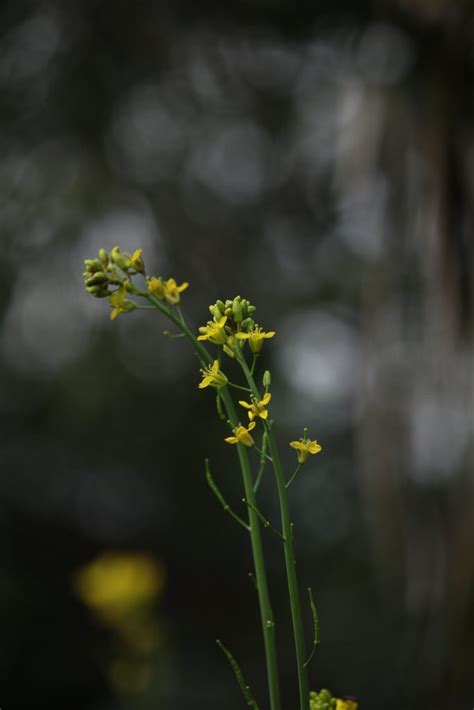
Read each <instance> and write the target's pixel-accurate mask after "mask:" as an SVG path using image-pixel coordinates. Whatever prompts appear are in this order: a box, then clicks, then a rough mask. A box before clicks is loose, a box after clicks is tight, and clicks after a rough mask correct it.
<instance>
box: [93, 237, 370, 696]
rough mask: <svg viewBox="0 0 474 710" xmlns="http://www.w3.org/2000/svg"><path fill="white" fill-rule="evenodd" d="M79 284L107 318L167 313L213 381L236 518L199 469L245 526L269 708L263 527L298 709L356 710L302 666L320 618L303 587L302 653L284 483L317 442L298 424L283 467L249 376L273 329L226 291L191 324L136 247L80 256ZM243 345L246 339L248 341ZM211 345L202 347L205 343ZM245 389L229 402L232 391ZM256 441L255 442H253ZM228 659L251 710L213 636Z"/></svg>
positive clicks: (270, 625) (177, 291) (265, 393)
mask: <svg viewBox="0 0 474 710" xmlns="http://www.w3.org/2000/svg"><path fill="white" fill-rule="evenodd" d="M84 263H85V271H84V274H83V276H84V283H85V288H86V291H87V292H88V293H90V294H91V295H92V296H95V297H97V298H108V301H109V304H110V306H111V309H112V310H111V312H110V317H111V319H112V320H114V319H115V318H117V317H118V316H119V315H122V314H127V313H131V312H132V311H134V310H136V309H150V310H157V311H159V312H160V313H161V314H162V315H163V316H165V317H166V318H168V319H169V320H170V321H171V322H172V323H173V324H174V325H175V326H176V327H177V328H178V329H179V331H180V335H182V336H185V337H186V338H187V339H188V340H189V341H190V342H191V344H192V346H193V348H194V350H195V352H196V354H197V357H198V359H199V362H200V365H201V381H200V382H199V383H198V387H199V388H200V389H203V390H204V389H206V390H207V389H212V390H215V393H216V408H217V412H218V415H219V416H220V418H221V419H223V420H224V421H225V425H226V426H227V427H228V428H229V432H228V434H229V435H228V436H226V437H224V440H225V442H227V443H228V444H230V445H232V446H235V449H236V450H237V455H238V460H239V464H240V468H241V473H242V484H243V492H244V496H243V499H242V502H243V503H244V505H245V508H244V510H245V516H244V515H239V514H238V513H237V512H235V510H233V509H232V508H231V506H230V505H229V504H228V503H227V501H226V499H225V497H224V495H223V494H222V492H221V490H220V489H219V487H218V486H217V484H216V482H215V480H214V478H213V476H212V474H211V468H210V463H209V460H206V461H205V474H206V479H207V482H208V484H209V487H210V489H211V491H212V492H213V493H214V495H215V496H216V499H217V500H218V501H219V503H220V504H221V506H222V508H223V509H224V511H225V512H226V513H227V514H228V515H230V516H231V517H232V519H233V520H234V521H235V522H236V523H238V524H239V525H240V526H241V527H242V528H244V529H245V530H246V532H247V533H248V535H249V538H250V545H251V549H252V556H253V563H254V570H255V575H254V580H255V585H256V589H257V594H258V601H259V607H260V619H261V627H262V635H263V645H264V652H265V661H266V672H267V681H268V693H269V708H270V710H282V704H281V692H280V679H279V670H278V663H277V652H276V643H275V620H274V617H273V612H272V606H271V603H270V596H269V585H268V580H267V571H266V566H265V558H264V551H263V545H262V528H263V530H265V531H266V530H268V531H269V532H271V533H272V534H275V535H276V536H277V537H278V539H279V541H280V542H281V545H282V547H283V553H284V561H285V572H286V580H287V586H288V597H289V606H290V614H291V621H292V629H293V637H294V647H295V660H296V676H297V681H298V691H299V710H356V709H357V704H356V703H355V702H354V701H353V700H347V699H346V700H343V699H341V698H334V697H333V696H332V695H331V693H330V692H329V691H327V690H322V691H320V693H316V692H311V693H310V690H309V685H308V673H307V668H308V665H309V663H310V662H311V660H312V659H313V657H314V654H315V652H316V648H317V646H318V644H319V617H318V613H317V610H316V605H315V602H314V598H313V593H312V591H311V589H310V588H308V590H307V591H308V602H309V608H310V610H311V614H312V619H313V640H312V644H311V647H310V652H309V653H307V651H306V643H305V638H304V630H303V618H302V608H301V602H300V592H299V584H298V578H297V574H296V561H295V554H294V546H293V537H294V525H293V522H292V520H291V516H290V508H289V500H288V488H289V487H290V486H291V485H292V484H293V483H294V481H295V480H296V478H297V476H298V474H299V472H300V469H301V468H302V466H304V465H305V464H306V463H307V461H308V459H309V457H310V456H311V455H315V454H318V453H319V452H320V451H321V446H320V444H319V443H318V442H317V441H316V440H312V439H310V438H308V429H307V428H305V429H304V430H303V436H302V437H301V438H300V439H299V440H295V441H291V442H289V446H291V447H292V448H293V449H295V451H296V454H297V461H296V468H295V470H294V471H293V472H292V473H291V474H290V475H285V473H284V470H283V466H282V463H281V459H280V453H279V449H278V445H277V439H276V435H275V424H274V421H273V419H272V417H271V411H270V404H271V401H272V394H271V392H270V387H271V374H270V372H269V371H268V370H266V371H265V372H264V373H263V376H262V379H261V383H262V386H261V387H260V386H259V385H258V384H257V383H258V378H257V364H258V358H259V355H260V353H261V351H262V348H263V346H264V344H265V342H266V341H267V340H271V339H272V338H273V337H274V336H275V335H276V333H275V331H273V330H269V331H265V330H263V328H262V327H261V326H260V325H258V324H257V323H256V321H255V313H256V307H255V306H254V305H253V304H252V303H251V302H250V301H249V300H248V299H246V298H242V297H241V296H235V297H234V298H230V299H227V300H225V301H224V300H220V299H218V300H217V301H216V302H215V303H213V304H212V305H210V306H209V312H210V315H211V319H210V320H208V321H207V322H206V323H205V324H204V325H202V326H200V327H199V328H198V330H197V333H195V332H193V330H191V329H190V328H189V327H188V325H187V324H186V321H185V319H184V316H183V313H182V311H181V306H180V303H181V294H182V293H183V292H184V291H185V290H186V289H187V288H188V287H189V284H188V283H187V282H183V283H181V284H179V285H178V283H177V282H176V280H175V279H174V278H168V279H164V278H163V277H161V276H150V275H148V274H147V273H146V270H145V263H144V261H143V258H142V250H141V249H138V250H136V251H135V252H134V253H133V254H128V253H126V252H121V250H120V249H119V247H114V248H113V249H112V250H111V251H110V253H107V252H106V251H105V250H104V249H100V250H99V254H98V257H97V258H95V259H86V260H85V262H84ZM247 346H248V347H247ZM209 348H211V349H209ZM225 357H227V358H230V359H233V360H235V361H236V362H237V363H238V365H239V366H240V371H241V373H242V377H243V380H242V383H240V384H237V383H234V382H231V381H230V379H229V377H228V376H227V374H226V372H225V369H226V367H225ZM235 390H237V391H238V393H241V392H242V391H243V392H245V399H243V398H242V397H243V396H242V395H241V394H239V395H238V396H240V397H241V399H239V400H237V404H238V406H239V407H240V409H237V407H236V403H235V401H234V396H233V393H234V391H235ZM256 440H257V441H258V443H259V446H257V443H256ZM251 449H255V450H256V451H257V453H258V469H257V470H256V471H255V470H254V469H253V467H252V464H251V460H250V457H249V451H250V450H251ZM267 464H270V466H271V467H272V469H273V473H274V479H275V484H276V492H277V498H278V504H279V511H280V522H279V527H277V526H276V524H275V525H273V524H271V523H270V521H269V520H268V519H267V517H266V516H265V515H264V513H263V512H262V511H261V510H260V508H259V506H258V492H259V487H260V483H261V480H262V475H263V472H264V469H265V467H266V466H267ZM217 644H218V646H219V647H220V648H221V650H222V651H223V653H224V654H225V656H226V657H227V659H228V661H229V663H230V665H231V667H232V669H233V671H234V673H235V676H236V679H237V681H238V683H239V686H240V688H241V690H242V693H243V695H244V698H245V701H246V703H247V705H248V706H250V707H252V708H253V709H254V710H258V709H259V706H258V704H257V702H256V700H255V698H254V697H253V695H252V693H251V691H250V688H249V686H248V685H247V684H246V682H245V680H244V678H243V675H242V672H241V670H240V667H239V665H238V663H237V661H236V660H235V658H234V657H233V655H232V653H231V652H230V651H229V650H228V649H227V648H226V647H225V646H224V644H223V643H222V642H221V641H217Z"/></svg>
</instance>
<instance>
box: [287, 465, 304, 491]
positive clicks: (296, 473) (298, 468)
mask: <svg viewBox="0 0 474 710" xmlns="http://www.w3.org/2000/svg"><path fill="white" fill-rule="evenodd" d="M302 465H303V464H301V463H299V464H298V466H297V467H296V471H295V472H294V474H293V475H292V477H291V478H290V480H289V481H288V482H287V483H286V486H285V487H286V488H289V487H290V486H291V484H292V483H293V481H294V480H295V478H296V476H297V475H298V474H299V472H300V469H301V466H302Z"/></svg>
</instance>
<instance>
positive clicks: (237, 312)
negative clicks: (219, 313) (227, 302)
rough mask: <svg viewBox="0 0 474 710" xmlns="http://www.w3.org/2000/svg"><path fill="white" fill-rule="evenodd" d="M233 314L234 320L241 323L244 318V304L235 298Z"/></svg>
mask: <svg viewBox="0 0 474 710" xmlns="http://www.w3.org/2000/svg"><path fill="white" fill-rule="evenodd" d="M232 315H233V316H234V320H235V322H236V323H240V322H241V321H242V318H243V313H242V306H241V305H240V302H239V301H237V300H235V301H234V303H233V304H232Z"/></svg>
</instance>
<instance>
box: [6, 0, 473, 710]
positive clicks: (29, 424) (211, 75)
mask: <svg viewBox="0 0 474 710" xmlns="http://www.w3.org/2000/svg"><path fill="white" fill-rule="evenodd" d="M473 24H474V18H473V12H472V5H471V3H469V2H467V1H466V2H462V1H461V0H459V1H457V2H453V1H451V2H448V1H447V0H436V1H433V0H416V1H415V2H406V0H398V1H396V0H391V1H390V0H389V1H387V2H382V1H381V0H379V1H377V0H373V1H372V2H368V1H367V2H359V3H349V2H345V1H343V0H339V1H338V2H331V3H329V2H327V0H326V1H323V2H320V3H318V4H317V6H316V5H315V4H314V3H309V2H302V3H298V5H297V6H295V4H294V3H290V2H289V0H279V1H278V0H258V1H254V2H252V3H250V2H230V3H227V4H225V5H224V4H222V3H217V2H214V1H213V0H207V1H205V2H202V3H199V4H196V3H194V4H193V3H190V2H189V1H187V0H180V1H179V2H174V3H172V4H166V3H165V4H163V3H152V2H150V1H149V0H145V1H144V2H140V3H134V4H132V3H126V2H111V1H109V0H104V1H100V0H93V1H92V2H88V3H64V4H61V3H56V2H52V1H50V2H38V3H33V2H26V1H25V2H24V1H21V2H17V3H6V4H4V5H3V6H2V8H1V9H0V87H1V90H2V97H3V100H2V104H1V107H0V128H1V130H0V146H1V154H2V160H1V161H0V192H1V200H0V220H1V222H0V223H1V226H2V259H1V260H0V272H1V281H0V283H1V288H0V306H1V314H2V320H1V331H0V360H1V370H0V380H1V391H2V393H3V396H2V398H1V400H0V404H1V416H2V432H3V437H2V445H1V463H2V476H1V478H0V526H1V533H2V534H1V536H0V539H1V540H2V555H1V557H0V565H1V576H0V579H1V582H0V600H1V604H0V628H1V634H2V641H3V643H2V653H1V654H0V673H1V677H2V684H1V691H0V692H1V697H0V703H1V705H2V707H5V708H15V707H19V708H23V707H28V708H30V707H35V706H37V705H41V704H47V705H48V707H49V708H55V707H58V708H64V707H68V708H72V709H74V708H77V709H78V710H79V709H80V710H86V709H87V710H109V709H110V710H112V709H113V710H115V709H116V708H122V707H126V708H135V707H136V708H138V707H140V703H141V700H140V695H139V694H138V695H137V694H135V695H133V696H130V697H129V698H128V699H125V698H124V697H121V696H120V694H117V693H113V692H112V691H111V689H110V684H109V677H108V675H107V671H106V670H103V669H101V667H100V664H98V662H97V657H98V655H100V654H101V653H102V650H103V649H107V648H110V646H111V644H113V634H114V631H113V630H112V629H110V628H106V627H104V626H101V625H100V624H97V623H95V622H94V621H93V615H90V614H88V612H87V610H86V609H85V608H84V606H83V605H82V604H81V603H80V601H79V600H78V599H76V598H75V596H74V592H73V589H72V587H71V581H70V580H71V576H72V575H73V574H74V571H75V570H76V569H77V568H78V567H81V566H84V565H87V564H90V562H91V560H94V559H95V558H96V557H97V555H100V554H102V552H103V551H104V549H105V550H106V549H120V550H121V551H122V552H123V553H124V554H126V553H127V551H128V552H130V551H136V550H141V551H143V554H146V555H150V556H151V557H152V558H153V559H156V560H162V561H163V564H164V566H165V568H166V570H167V574H168V577H167V583H166V587H165V588H164V591H163V596H162V597H161V599H160V606H159V609H160V624H161V625H162V628H163V629H164V631H163V633H164V634H165V636H166V643H165V644H164V647H163V648H162V649H161V651H160V654H159V658H157V659H156V662H155V668H154V671H153V673H154V675H153V678H154V680H153V682H152V683H151V685H150V686H149V687H148V689H147V691H146V693H145V695H144V696H143V699H142V700H143V702H142V704H141V707H143V708H145V707H146V708H149V707H158V708H160V710H172V709H173V710H174V709H175V708H176V709H179V710H181V709H182V708H185V707H187V706H191V704H192V705H193V706H194V707H199V708H201V707H203V708H204V707H206V708H208V709H209V710H213V709H214V708H215V709H216V710H217V708H221V707H222V706H223V704H224V703H225V705H226V707H227V708H228V710H233V709H234V708H238V707H241V699H240V697H239V694H238V692H237V691H236V690H235V688H234V679H233V678H232V677H231V674H230V673H229V670H228V668H227V666H226V664H225V662H224V661H223V659H222V658H221V656H220V655H219V653H218V650H217V649H216V648H215V638H216V636H219V637H220V638H222V639H223V640H225V641H227V640H229V644H230V642H232V648H233V650H234V651H235V653H236V656H237V657H238V658H239V659H240V660H241V661H242V666H243V670H244V673H245V677H246V678H248V679H249V682H251V685H252V688H253V689H254V691H255V695H256V697H257V698H263V697H264V693H265V683H264V679H263V675H262V673H261V670H262V666H261V642H260V638H259V630H258V621H257V607H256V600H255V595H254V590H253V589H252V584H251V582H250V581H247V574H248V572H250V571H251V568H250V560H249V557H248V551H247V549H246V540H245V539H244V536H243V535H242V534H241V531H240V530H236V529H235V528H234V525H233V523H232V521H230V520H228V519H227V517H226V516H225V515H223V514H222V511H221V510H220V509H219V508H218V506H217V505H216V501H215V500H214V497H213V496H212V495H211V494H210V492H209V491H208V489H207V486H206V483H205V477H204V470H203V468H204V467H203V463H202V462H203V460H204V458H205V456H207V455H209V453H210V452H211V451H212V455H213V458H212V470H213V474H214V475H215V478H216V480H218V483H219V487H220V488H222V489H223V490H224V491H225V495H226V498H228V499H229V500H234V501H239V500H240V499H241V491H240V488H239V476H238V475H237V468H236V466H235V465H234V462H233V460H232V459H231V458H230V455H231V453H230V452H229V451H226V450H225V447H226V444H225V443H224V442H223V430H222V428H221V427H220V426H219V424H218V423H214V416H213V411H214V410H213V407H214V403H213V401H212V397H207V396H205V394H204V393H202V392H199V390H198V387H197V385H198V382H199V380H200V377H199V373H198V368H197V362H196V360H195V358H194V357H193V355H192V353H191V352H190V351H189V349H188V348H187V347H186V345H185V343H183V342H182V341H179V340H171V339H169V338H163V336H162V330H163V328H164V327H166V326H165V324H164V323H163V322H162V321H160V319H159V318H158V317H157V316H156V315H155V314H153V315H150V314H148V313H145V312H139V313H134V314H132V316H130V317H129V316H127V317H124V318H123V319H122V318H120V319H118V321H115V322H113V323H111V322H110V320H109V314H108V312H107V308H106V304H105V303H102V302H96V301H94V300H93V299H90V298H88V297H87V295H86V294H85V293H84V292H83V287H82V284H81V271H82V262H83V259H84V258H86V257H88V256H89V255H90V254H92V253H96V252H97V249H98V248H99V247H100V246H104V247H105V248H106V249H108V250H110V249H111V248H112V247H113V246H114V245H115V244H120V245H121V246H123V248H124V249H127V250H130V252H131V253H133V252H134V251H135V250H136V249H138V248H143V249H144V254H146V258H147V263H148V262H150V271H151V272H154V271H156V272H157V273H160V274H163V275H165V276H173V277H174V278H176V280H177V282H178V283H181V282H182V281H189V283H190V287H189V289H188V290H187V291H186V292H185V293H184V294H183V301H184V304H185V306H184V308H185V310H186V317H187V318H188V319H189V322H191V323H193V324H194V325H197V324H201V323H203V322H205V321H206V319H207V317H208V315H207V314H208V304H209V303H214V302H215V301H216V299H217V298H221V299H224V300H225V299H226V298H232V297H233V295H234V294H237V293H239V294H242V296H243V297H246V298H249V299H250V300H251V301H252V303H255V305H256V306H257V307H258V317H259V321H258V322H259V323H261V324H262V326H263V327H264V328H267V329H272V330H275V331H276V333H277V334H276V336H275V338H274V339H273V340H272V341H269V342H268V343H266V347H265V349H264V355H263V356H262V361H263V362H262V365H263V369H265V367H269V369H271V371H272V375H273V387H272V391H273V400H272V406H273V409H272V411H273V413H274V415H275V419H276V421H277V423H278V425H279V434H280V436H281V437H282V441H289V440H292V439H294V438H295V437H297V436H298V435H299V434H300V432H301V428H302V426H303V425H304V424H307V425H308V426H309V427H310V431H311V433H312V435H313V436H315V437H316V438H317V440H318V441H320V442H321V444H322V446H323V452H322V453H321V455H320V456H318V457H317V460H316V462H315V463H313V462H311V463H310V462H308V464H307V466H305V470H304V472H302V473H301V475H300V477H299V479H298V481H297V482H296V483H295V485H294V486H292V506H293V514H294V519H295V522H296V543H297V554H298V556H299V566H300V573H301V577H302V586H303V587H304V586H308V585H311V586H312V587H313V588H314V590H315V595H316V601H317V604H318V610H319V613H320V616H321V646H320V647H319V649H318V654H317V657H316V658H317V661H316V662H315V664H314V666H313V670H312V674H313V676H312V686H313V687H318V688H319V687H321V686H327V687H330V688H332V689H334V692H335V693H336V694H337V695H340V696H344V695H354V696H355V697H357V699H358V701H359V707H361V708H364V710H371V709H373V710H375V709H376V708H379V707H380V706H381V705H383V707H385V708H387V710H398V709H399V708H400V707H403V708H406V710H411V709H412V708H413V709H414V708H418V707H429V708H430V710H438V709H439V710H441V708H442V709H443V710H444V708H446V707H456V708H457V707H471V705H472V698H473V692H474V686H473V680H472V674H471V666H472V657H473V652H474V605H473V599H472V587H473V580H474V563H473V556H472V550H471V547H472V539H473V536H474V519H473V516H472V489H473V475H472V472H473V466H472V457H473V444H472V426H471V425H472V389H473V377H472V331H473V327H472V326H473V289H472V283H473V273H472V272H473V263H474V259H473V254H472V249H473V247H472V232H473V221H474V214H473V207H472V205H473V204H474V200H473V197H474V195H473V193H474V182H473V180H472V165H473V156H474V142H473V131H472V126H473V105H472V86H473V73H474V72H473V69H474V57H473V52H472V47H473V45H474V43H473V39H474V32H473ZM267 346H268V347H267ZM262 371H263V370H262ZM206 394H207V393H206ZM227 448H228V447H227ZM286 448H287V449H288V451H286V458H285V461H286V463H288V465H289V466H290V468H292V467H293V455H294V452H292V451H291V450H290V449H289V448H288V447H286ZM262 490H263V491H264V494H265V496H266V497H267V499H266V500H265V509H266V510H268V514H269V515H271V513H272V501H273V488H272V481H271V480H270V479H269V480H266V479H265V480H264V482H263V484H262ZM280 553H281V550H280V549H279V545H278V541H276V540H273V539H271V538H269V539H268V557H269V560H270V562H271V566H272V575H273V579H272V588H271V592H272V600H273V603H274V607H275V609H274V611H275V615H276V618H277V624H278V639H279V644H280V652H281V662H280V665H281V668H282V671H283V674H284V681H285V694H286V697H285V703H286V707H291V706H292V705H291V703H292V702H293V676H292V668H293V657H292V649H291V647H290V645H289V644H288V643H287V642H286V640H287V638H289V636H288V631H289V630H288V628H287V626H286V622H285V621H284V619H285V618H286V616H285V615H286V609H287V600H286V596H285V590H284V584H283V583H282V579H281V577H280V574H281V572H280V571H281V554H280ZM244 609H245V614H244V613H242V610H244ZM252 614H254V617H252ZM280 620H281V621H280ZM251 622H252V623H251ZM310 638H311V618H310V613H309V610H308V639H310ZM134 673H135V675H134ZM141 673H142V671H141V670H140V668H138V669H137V668H134V669H132V670H130V668H128V670H127V667H124V666H123V665H120V663H119V666H118V670H116V673H115V675H116V677H120V678H126V677H127V674H128V676H129V678H130V679H131V681H130V682H131V684H132V685H133V678H135V681H136V683H137V684H138V685H140V682H139V681H140V678H141V677H142V676H141V675H140V674H141ZM142 675H143V674H142ZM125 684H126V683H125ZM262 705H263V703H262Z"/></svg>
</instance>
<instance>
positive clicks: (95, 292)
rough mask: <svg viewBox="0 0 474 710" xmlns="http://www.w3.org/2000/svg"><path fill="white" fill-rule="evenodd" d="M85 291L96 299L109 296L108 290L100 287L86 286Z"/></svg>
mask: <svg viewBox="0 0 474 710" xmlns="http://www.w3.org/2000/svg"><path fill="white" fill-rule="evenodd" d="M86 291H87V293H90V294H91V296H95V297H96V298H105V297H106V296H110V294H109V292H108V290H107V289H106V288H103V287H102V286H86Z"/></svg>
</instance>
